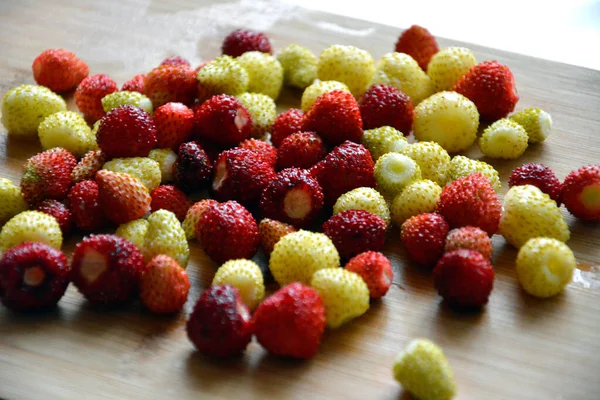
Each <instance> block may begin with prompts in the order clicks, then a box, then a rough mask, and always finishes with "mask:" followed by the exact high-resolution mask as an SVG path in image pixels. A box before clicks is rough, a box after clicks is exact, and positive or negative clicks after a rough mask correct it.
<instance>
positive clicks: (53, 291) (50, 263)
mask: <svg viewBox="0 0 600 400" xmlns="http://www.w3.org/2000/svg"><path fill="white" fill-rule="evenodd" d="M68 285H69V262H68V261H67V258H66V257H65V255H64V254H63V253H62V252H61V251H60V250H57V249H55V248H54V247H51V246H48V245H46V244H44V243H31V242H25V243H21V244H20V245H18V246H15V247H12V248H10V249H8V250H7V251H6V252H5V253H4V254H3V255H2V258H0V299H1V300H2V303H3V304H4V305H5V306H6V307H7V308H10V309H11V310H15V311H32V310H39V309H48V308H52V307H54V306H55V305H56V303H58V301H59V300H60V299H61V298H62V296H63V295H64V293H65V290H67V286H68Z"/></svg>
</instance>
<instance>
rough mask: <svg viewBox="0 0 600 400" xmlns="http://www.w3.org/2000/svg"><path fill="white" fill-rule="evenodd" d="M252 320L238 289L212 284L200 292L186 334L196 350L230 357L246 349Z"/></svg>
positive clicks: (210, 354)
mask: <svg viewBox="0 0 600 400" xmlns="http://www.w3.org/2000/svg"><path fill="white" fill-rule="evenodd" d="M252 330H253V325H252V320H251V317H250V311H248V307H246V305H245V304H244V303H243V302H242V299H241V297H240V294H239V292H238V290H237V289H236V288H234V287H232V286H229V285H226V286H223V285H214V286H211V287H209V288H208V289H206V290H205V291H204V292H202V294H201V295H200V298H199V299H198V302H197V303H196V306H195V307H194V311H193V312H192V314H191V315H190V319H189V320H188V322H187V334H188V337H189V339H190V341H191V342H192V343H193V344H194V346H196V348H197V349H198V351H200V352H201V353H204V354H207V355H209V356H213V357H231V356H235V355H237V354H240V353H242V352H243V351H244V349H246V346H248V343H250V339H251V338H252Z"/></svg>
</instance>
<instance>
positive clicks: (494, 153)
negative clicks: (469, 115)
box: [479, 118, 528, 159]
mask: <svg viewBox="0 0 600 400" xmlns="http://www.w3.org/2000/svg"><path fill="white" fill-rule="evenodd" d="M527 141H528V136H527V132H526V131H525V128H523V127H522V126H521V125H519V124H518V123H516V122H515V121H513V120H511V119H508V118H502V119H499V120H498V121H496V122H494V123H493V124H491V125H490V126H488V127H487V128H485V130H484V131H483V134H482V135H481V137H480V138H479V147H480V148H481V152H482V153H483V154H485V155H486V156H488V157H492V158H505V159H515V158H518V157H520V156H521V155H522V154H523V153H524V152H525V150H526V149H527Z"/></svg>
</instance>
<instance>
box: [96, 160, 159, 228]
mask: <svg viewBox="0 0 600 400" xmlns="http://www.w3.org/2000/svg"><path fill="white" fill-rule="evenodd" d="M96 183H97V184H98V193H99V196H98V203H99V204H100V207H101V208H102V211H103V212H104V215H106V217H107V218H108V219H109V220H111V221H112V222H114V223H115V224H124V223H126V222H129V221H133V220H135V219H138V218H141V217H143V216H144V215H146V213H147V212H148V211H150V202H151V201H152V198H151V197H150V194H148V189H147V188H146V187H145V186H144V184H143V183H142V182H141V181H139V180H138V179H136V178H134V177H132V176H131V175H129V174H124V173H118V172H112V171H108V170H105V169H103V170H100V171H98V173H96Z"/></svg>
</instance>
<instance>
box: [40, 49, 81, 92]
mask: <svg viewBox="0 0 600 400" xmlns="http://www.w3.org/2000/svg"><path fill="white" fill-rule="evenodd" d="M31 69H32V70H33V78H34V79H35V81H36V82H37V83H38V85H42V86H46V87H47V88H48V89H50V90H52V91H53V92H57V93H62V92H68V91H69V90H73V89H75V88H76V87H77V85H79V83H80V82H81V81H82V80H83V79H84V78H85V77H86V76H88V73H89V71H90V69H89V68H88V66H87V64H86V63H85V62H83V61H81V60H80V59H79V58H77V56H76V55H75V54H73V53H71V52H70V51H67V50H64V49H49V50H45V51H44V52H42V54H40V55H39V56H37V57H36V59H35V60H33V65H32V66H31Z"/></svg>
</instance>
